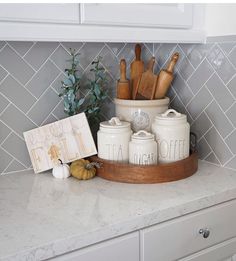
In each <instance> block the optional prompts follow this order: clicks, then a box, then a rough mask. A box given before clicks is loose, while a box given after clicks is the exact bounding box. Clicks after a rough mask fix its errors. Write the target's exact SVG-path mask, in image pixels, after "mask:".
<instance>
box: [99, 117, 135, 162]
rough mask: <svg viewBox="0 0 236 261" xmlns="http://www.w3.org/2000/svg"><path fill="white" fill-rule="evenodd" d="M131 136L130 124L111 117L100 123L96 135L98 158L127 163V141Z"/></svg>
mask: <svg viewBox="0 0 236 261" xmlns="http://www.w3.org/2000/svg"><path fill="white" fill-rule="evenodd" d="M131 135H132V131H131V127H130V123H129V122H126V121H120V120H119V118H117V117H113V118H111V120H109V121H104V122H101V123H100V129H99V131H98V133H97V142H98V157H99V158H101V159H106V160H113V161H120V162H128V160H129V141H130V137H131Z"/></svg>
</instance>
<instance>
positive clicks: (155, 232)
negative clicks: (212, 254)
mask: <svg viewBox="0 0 236 261" xmlns="http://www.w3.org/2000/svg"><path fill="white" fill-rule="evenodd" d="M202 228H208V229H209V231H210V234H209V237H207V238H204V237H203V235H202V234H199V230H200V229H202ZM234 236H236V200H234V201H230V202H226V203H222V204H220V205H217V206H214V207H210V208H208V209H204V210H201V211H198V212H195V213H192V214H189V215H186V216H183V217H180V218H176V219H174V220H171V221H168V222H164V223H162V224H159V225H156V226H152V227H149V228H147V229H144V230H142V231H141V260H142V261H157V260H161V261H165V260H166V261H170V260H176V259H179V258H181V257H184V256H187V255H190V254H192V253H194V252H197V251H200V250H202V249H204V248H207V247H209V246H212V245H214V244H217V243H219V242H222V241H224V240H226V239H229V238H232V237H234Z"/></svg>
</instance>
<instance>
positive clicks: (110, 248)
mask: <svg viewBox="0 0 236 261" xmlns="http://www.w3.org/2000/svg"><path fill="white" fill-rule="evenodd" d="M50 260H59V261H95V260H97V261H139V233H138V232H134V233H131V234H128V235H125V236H121V237H117V238H115V239H110V240H108V241H105V242H102V243H99V244H95V245H93V246H90V247H86V248H83V249H81V250H77V251H73V252H71V253H69V254H65V255H62V256H59V257H55V258H53V259H50Z"/></svg>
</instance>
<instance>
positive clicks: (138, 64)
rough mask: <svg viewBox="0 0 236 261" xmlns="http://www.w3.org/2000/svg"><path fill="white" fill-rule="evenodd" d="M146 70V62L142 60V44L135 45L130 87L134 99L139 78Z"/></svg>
mask: <svg viewBox="0 0 236 261" xmlns="http://www.w3.org/2000/svg"><path fill="white" fill-rule="evenodd" d="M143 72H144V63H143V61H141V45H140V44H136V45H135V60H134V61H133V62H132V63H131V65H130V89H131V94H132V99H134V93H135V91H134V90H135V88H134V87H135V86H137V83H138V80H139V78H140V77H141V75H142V73H143Z"/></svg>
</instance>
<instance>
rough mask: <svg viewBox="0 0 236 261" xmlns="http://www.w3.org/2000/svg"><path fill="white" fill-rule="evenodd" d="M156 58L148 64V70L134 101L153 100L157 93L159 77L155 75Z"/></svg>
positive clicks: (139, 85) (136, 90)
mask: <svg viewBox="0 0 236 261" xmlns="http://www.w3.org/2000/svg"><path fill="white" fill-rule="evenodd" d="M154 63H155V57H152V58H151V60H150V61H149V62H148V66H147V70H146V71H145V72H144V73H143V74H142V76H141V77H140V78H139V81H138V83H137V87H136V89H135V91H134V99H137V98H138V99H148V100H152V99H153V98H154V95H155V91H156V84H157V75H155V74H154V73H153V66H154Z"/></svg>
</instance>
